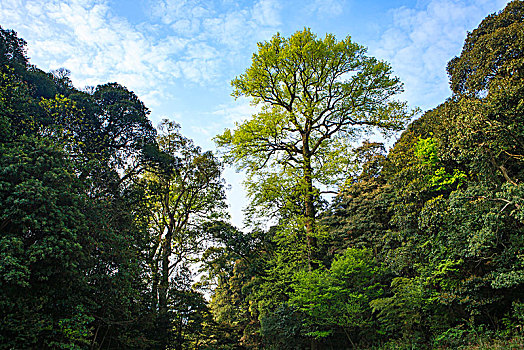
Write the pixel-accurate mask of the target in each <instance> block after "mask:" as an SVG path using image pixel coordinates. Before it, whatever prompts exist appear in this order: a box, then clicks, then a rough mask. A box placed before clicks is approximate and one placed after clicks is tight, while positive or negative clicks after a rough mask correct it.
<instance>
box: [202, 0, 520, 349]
mask: <svg viewBox="0 0 524 350" xmlns="http://www.w3.org/2000/svg"><path fill="white" fill-rule="evenodd" d="M523 20H524V3H523V2H521V1H513V2H511V3H509V4H508V5H507V7H506V8H505V9H504V10H503V11H501V12H500V13H497V14H493V15H490V16H488V17H487V18H485V19H484V20H483V21H482V23H481V24H480V25H479V27H478V28H477V29H475V30H474V31H473V32H471V33H469V34H468V36H467V39H466V41H465V44H464V47H463V50H462V52H461V54H460V55H459V56H458V57H456V58H454V59H452V60H451V61H450V62H449V64H448V67H447V71H448V74H449V78H450V85H451V89H452V92H453V94H452V96H451V97H450V98H449V99H447V100H446V101H443V103H442V104H441V105H439V106H438V107H437V108H435V109H433V110H430V111H427V112H426V113H424V114H423V115H422V116H421V117H420V118H418V119H416V120H415V121H413V122H411V123H410V124H409V126H408V127H407V129H406V130H405V131H404V132H403V133H402V135H401V136H400V138H399V140H398V141H397V142H396V143H395V145H394V146H393V147H392V148H391V149H390V150H389V151H387V152H386V149H385V147H384V145H382V144H380V143H376V142H370V141H364V142H362V143H361V145H360V146H359V147H356V148H352V145H354V144H355V136H358V133H359V132H360V133H363V132H365V131H366V128H368V127H370V126H372V127H374V130H377V129H378V130H381V131H388V130H394V129H395V128H398V127H399V125H398V123H399V122H401V121H403V120H406V117H409V112H408V111H407V110H406V109H405V106H402V105H401V104H399V103H398V102H396V101H395V100H394V96H395V93H396V92H398V91H399V90H398V89H396V84H398V82H397V81H396V80H395V79H394V78H393V77H392V76H391V72H390V70H389V69H388V66H387V65H386V64H384V63H381V62H379V61H376V60H374V59H372V58H369V57H366V56H364V55H363V54H362V48H361V47H359V46H356V44H354V43H352V42H351V41H350V40H349V39H346V40H344V41H340V42H336V41H334V40H333V38H332V37H330V36H326V38H325V39H317V38H316V37H315V36H314V35H312V34H311V33H310V32H309V31H308V30H304V31H302V32H297V33H295V34H294V35H293V36H292V37H290V38H281V37H280V36H275V37H274V38H273V39H272V40H271V41H270V42H267V43H263V44H260V45H259V51H258V53H256V54H255V55H254V57H253V64H252V66H251V67H250V68H248V70H246V73H245V74H243V75H241V76H240V77H238V78H237V79H236V80H234V81H233V86H234V88H235V93H236V94H237V95H244V96H249V97H253V98H254V99H255V101H256V102H259V103H260V104H262V105H263V106H264V109H263V112H261V113H259V114H258V115H256V116H254V117H253V118H252V119H251V120H249V121H247V122H245V123H242V124H240V125H237V127H236V128H235V129H234V130H226V132H225V133H224V134H223V135H220V136H219V137H218V141H219V145H221V146H225V147H226V150H227V151H228V152H229V153H228V154H226V160H227V161H229V162H230V163H232V164H236V165H237V166H238V167H239V168H242V169H244V170H246V172H247V173H248V176H249V178H248V181H247V184H248V189H249V190H250V194H251V197H252V199H253V201H252V206H251V207H250V208H249V210H250V211H248V213H251V214H252V213H255V214H260V213H264V214H265V215H266V216H268V217H271V218H272V220H273V222H275V221H276V222H278V224H276V225H275V226H273V227H272V228H271V229H270V230H269V231H263V230H255V231H253V232H252V233H250V234H248V235H240V234H238V236H235V235H231V236H228V240H225V241H224V242H225V246H226V247H227V248H224V249H223V250H222V251H221V254H218V253H216V252H215V254H217V255H216V259H215V260H214V261H212V264H211V265H210V268H211V271H212V273H211V274H210V275H211V277H214V278H215V279H216V280H217V282H218V287H217V288H216V289H215V293H214V294H213V299H212V301H211V304H210V305H211V308H212V311H213V314H214V315H215V318H216V319H217V320H219V321H221V322H223V323H225V324H228V325H229V326H230V327H232V328H233V329H237V330H238V332H239V340H240V344H242V346H243V347H239V348H253V349H262V348H264V349H346V348H347V349H350V348H352V349H367V348H382V349H438V348H441V349H444V348H447V349H458V348H461V347H467V346H468V345H469V346H471V347H473V346H474V345H476V346H478V347H482V346H484V348H493V347H496V346H499V348H504V349H508V348H515V349H517V348H522V347H524V344H523V340H522V326H523V323H524V184H523V180H524V113H523V112H524V110H523V108H524V104H523V101H524V100H523V98H524V65H523V63H524V46H523V43H524V22H523ZM349 72H351V73H350V74H349V77H348V74H347V73H349ZM344 75H345V76H344ZM341 76H343V77H344V78H345V79H346V80H342V79H340V77H341ZM364 137H365V136H364ZM319 140H320V142H319ZM317 145H318V147H317ZM315 147H317V148H315ZM314 150H318V151H317V154H314ZM308 151H309V154H308ZM333 163H334V164H333ZM340 175H342V176H343V177H345V181H343V182H341V181H340ZM311 180H313V181H311ZM311 182H313V183H314V184H316V186H315V185H314V186H313V187H311V186H310V184H311ZM332 184H335V185H338V186H339V187H338V188H339V194H338V195H337V196H336V198H335V199H334V201H333V203H331V204H329V205H328V204H326V203H325V202H323V201H322V197H321V192H322V190H323V189H325V188H327V186H329V185H332ZM309 201H313V207H314V209H315V210H316V213H317V215H310V216H309V217H308V210H307V206H308V205H310V202H309ZM277 209H278V210H277ZM313 212H314V211H313ZM309 213H311V211H309ZM255 216H256V215H255ZM312 221H313V222H314V224H315V228H314V229H313V230H312V231H309V228H308V226H307V225H308V222H312ZM254 226H255V227H256V223H254ZM508 339H512V340H508ZM224 348H225V347H224ZM232 348H234V347H232Z"/></svg>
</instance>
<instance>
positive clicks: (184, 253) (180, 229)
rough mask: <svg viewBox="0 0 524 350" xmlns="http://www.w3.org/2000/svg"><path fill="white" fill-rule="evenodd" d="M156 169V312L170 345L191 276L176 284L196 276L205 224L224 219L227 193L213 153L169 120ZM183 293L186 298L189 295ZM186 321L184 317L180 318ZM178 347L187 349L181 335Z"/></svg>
mask: <svg viewBox="0 0 524 350" xmlns="http://www.w3.org/2000/svg"><path fill="white" fill-rule="evenodd" d="M160 131H161V133H160V135H159V136H158V146H159V150H160V151H161V153H160V154H159V155H158V157H157V162H156V165H152V166H150V167H149V168H148V171H147V173H146V174H145V176H144V178H143V181H144V182H145V186H146V188H147V196H148V207H149V222H150V235H151V245H150V248H149V257H148V263H149V266H150V269H151V290H152V308H153V309H154V310H158V320H159V330H160V331H159V333H160V338H161V339H160V343H161V344H162V346H163V347H165V346H167V344H168V341H169V338H170V337H171V334H170V330H171V329H172V328H173V317H176V315H173V314H172V313H171V311H172V309H170V305H173V303H177V301H176V300H175V299H174V298H176V293H175V292H176V290H177V289H176V288H178V292H179V293H182V292H184V293H186V294H187V293H189V290H190V289H191V288H190V287H191V285H190V282H191V278H186V282H187V283H186V284H183V286H178V287H177V286H176V283H175V280H176V279H179V280H180V279H182V278H183V275H184V274H189V275H191V271H190V270H189V264H190V263H191V262H194V261H196V259H197V258H198V255H199V254H200V253H201V252H203V249H204V248H205V239H206V234H205V233H206V232H205V228H206V225H207V224H208V223H209V222H211V221H213V220H218V219H222V218H224V215H225V213H224V209H225V206H226V205H225V202H224V201H225V193H224V181H223V179H222V177H221V171H222V166H221V164H220V162H219V161H218V159H216V158H215V157H214V156H213V154H212V153H211V152H209V151H208V152H202V150H201V149H200V147H197V146H195V145H194V144H193V142H192V141H191V140H190V139H187V138H186V137H184V136H182V135H181V134H180V132H179V126H178V124H176V123H174V122H171V121H168V120H164V121H163V122H162V124H161V125H160ZM184 293H182V294H184ZM180 317H182V316H180ZM177 339H178V340H176V342H175V343H174V344H175V348H176V349H181V348H182V342H183V337H182V334H177Z"/></svg>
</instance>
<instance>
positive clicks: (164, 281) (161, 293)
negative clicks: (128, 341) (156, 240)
mask: <svg viewBox="0 0 524 350" xmlns="http://www.w3.org/2000/svg"><path fill="white" fill-rule="evenodd" d="M172 239H173V231H172V230H171V228H170V227H168V228H167V233H166V236H165V238H164V242H163V243H162V253H161V257H162V270H161V275H160V284H159V286H158V321H159V324H158V326H159V332H160V337H161V346H162V348H165V347H166V346H167V341H168V338H169V337H168V336H169V314H168V305H167V304H168V292H169V257H170V255H171V241H172Z"/></svg>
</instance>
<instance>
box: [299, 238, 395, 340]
mask: <svg viewBox="0 0 524 350" xmlns="http://www.w3.org/2000/svg"><path fill="white" fill-rule="evenodd" d="M384 273H385V270H384V269H383V268H382V267H381V266H380V264H379V263H377V262H376V261H375V260H374V259H373V257H372V254H371V251H370V250H368V249H356V248H348V249H347V250H346V251H345V252H344V253H343V254H342V255H340V256H338V257H336V258H335V260H334V261H333V263H332V265H331V267H330V268H329V269H327V270H321V269H319V270H315V271H308V272H299V273H297V274H296V282H294V283H293V285H292V287H293V290H294V291H293V292H292V293H291V299H290V302H291V304H292V305H294V306H296V307H297V308H298V309H299V310H300V311H302V312H304V313H305V314H306V315H307V316H308V318H306V320H305V322H306V324H308V325H310V326H319V330H315V331H312V332H309V333H308V335H310V336H313V337H317V338H323V337H327V336H330V335H331V334H332V333H333V331H334V330H336V331H338V332H343V333H344V334H345V335H346V337H347V338H348V341H349V342H350V344H354V343H356V342H357V340H358V341H361V340H362V339H366V340H372V339H373V336H374V335H375V336H376V333H375V334H374V329H373V326H374V322H373V317H372V315H371V308H370V305H369V303H370V301H371V300H373V299H375V298H378V297H379V296H381V294H382V293H383V286H382V285H381V283H380V280H381V278H382V276H383V275H384Z"/></svg>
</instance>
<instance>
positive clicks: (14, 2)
mask: <svg viewBox="0 0 524 350" xmlns="http://www.w3.org/2000/svg"><path fill="white" fill-rule="evenodd" d="M507 2H508V1H507V0H418V1H415V0H389V1H388V0H367V1H362V0H300V1H295V0H256V1H234V0H144V1H138V0H127V1H126V0H67V1H65V0H63V1H43V0H30V1H25V0H0V25H1V26H2V27H3V28H6V29H13V30H15V31H17V32H18V34H19V36H20V37H22V38H24V39H25V40H26V41H27V42H28V45H27V49H28V56H29V57H30V59H31V62H32V63H33V64H35V65H37V66H38V67H39V68H41V69H43V70H46V71H49V70H52V69H57V68H60V67H64V68H67V69H69V70H70V71H71V78H72V80H73V83H74V84H75V86H76V87H77V88H83V87H85V86H90V85H91V86H94V85H97V84H102V83H106V82H114V81H116V82H119V83H120V84H122V85H125V86H126V87H127V88H129V89H130V90H133V91H134V92H135V93H136V94H137V95H138V96H139V97H140V99H142V100H143V101H144V103H145V104H146V105H147V106H148V107H149V108H150V110H151V119H152V120H153V123H154V124H155V125H156V124H158V122H159V121H160V120H161V119H163V118H169V119H172V120H175V121H177V122H178V123H180V124H181V125H182V132H183V133H184V135H186V136H188V137H191V138H192V139H194V140H195V142H196V143H197V144H198V145H200V146H202V147H203V148H204V149H213V148H214V144H213V142H212V137H213V136H214V135H216V134H218V133H221V132H222V131H223V129H224V128H227V127H229V128H230V127H232V126H233V125H234V122H235V121H239V120H242V119H244V118H247V117H249V115H250V113H252V112H253V108H252V107H251V106H250V105H249V101H248V100H244V99H240V100H236V101H235V100H234V99H233V98H232V97H231V96H230V93H231V87H230V81H231V79H233V78H234V77H235V76H237V75H239V74H241V73H243V71H244V70H245V69H246V68H247V67H248V66H249V64H250V60H251V55H252V53H253V52H255V51H256V47H257V46H256V43H257V42H259V41H263V40H268V39H269V38H271V36H272V35H274V34H275V33H276V32H280V33H281V34H283V35H284V36H289V35H291V34H292V33H294V32H295V31H297V30H300V29H302V28H304V27H310V28H311V29H312V31H313V32H315V33H317V34H318V35H319V36H323V35H324V34H325V33H333V34H335V35H336V36H337V37H338V38H340V39H342V38H344V37H346V36H347V35H350V36H351V37H352V39H353V40H354V41H356V42H358V43H359V44H362V45H364V46H366V47H368V50H369V51H368V52H369V54H370V55H372V56H375V57H377V58H379V59H383V60H386V61H388V62H390V63H391V65H392V67H393V70H394V72H395V74H397V75H398V76H399V77H400V78H401V80H402V81H403V82H404V84H405V93H404V95H403V98H404V99H405V100H407V101H408V102H409V104H410V105H411V106H418V107H420V108H422V109H423V110H426V109H430V108H433V107H435V106H436V105H438V104H439V103H441V102H443V101H444V99H445V98H446V97H448V96H449V94H450V93H449V88H448V84H447V75H446V71H445V67H446V63H447V62H448V61H449V60H450V59H451V58H452V57H454V56H456V55H458V54H459V53H460V50H461V47H462V44H463V41H464V38H465V36H466V33H467V31H471V30H473V29H475V28H476V26H477V25H478V24H479V23H480V21H481V20H482V19H483V18H484V17H486V16H487V15H488V14H490V13H493V12H495V11H499V10H501V9H502V8H503V7H504V6H505V4H506V3H507ZM225 177H226V180H227V181H228V182H229V183H230V185H231V190H229V191H228V196H229V200H230V202H232V203H234V206H233V208H232V216H233V222H234V223H235V224H237V225H239V226H240V225H241V216H242V215H241V208H242V206H243V205H245V199H244V198H243V191H242V186H241V184H240V182H241V178H242V176H241V175H239V174H235V173H234V171H232V170H231V169H227V170H226V172H225Z"/></svg>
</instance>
